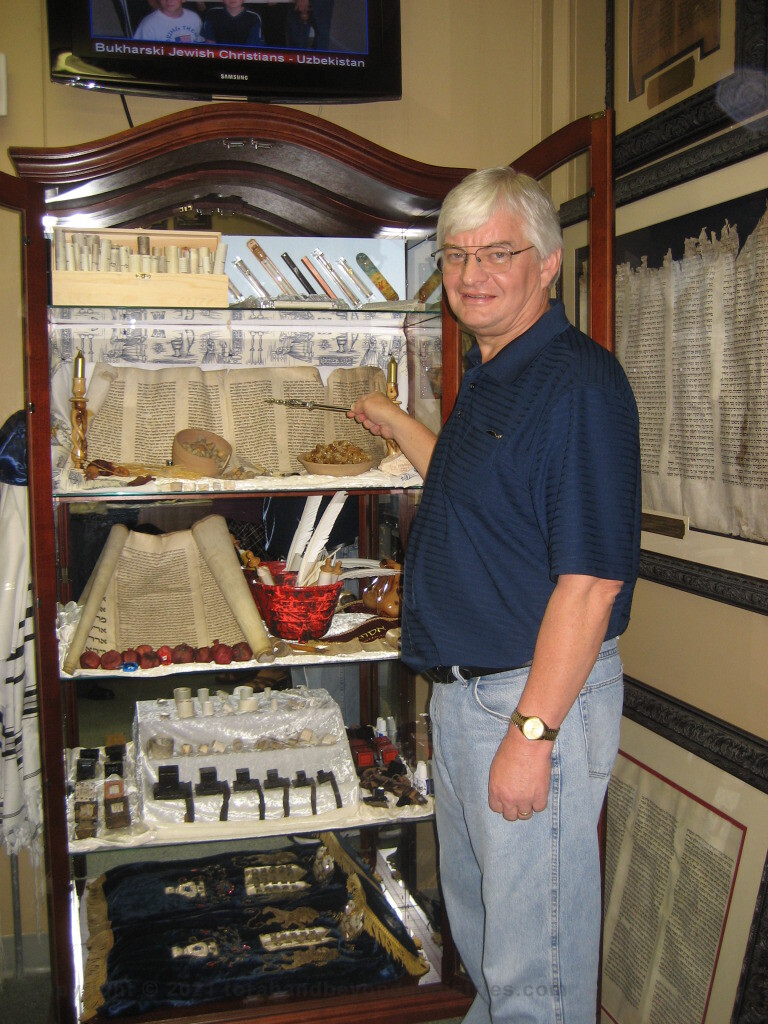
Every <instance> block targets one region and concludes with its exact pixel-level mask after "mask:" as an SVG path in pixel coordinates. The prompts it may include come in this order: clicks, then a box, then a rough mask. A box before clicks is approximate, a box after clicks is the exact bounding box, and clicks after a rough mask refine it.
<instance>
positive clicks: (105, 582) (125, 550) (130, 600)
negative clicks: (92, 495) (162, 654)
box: [63, 516, 273, 674]
mask: <svg viewBox="0 0 768 1024" xmlns="http://www.w3.org/2000/svg"><path fill="white" fill-rule="evenodd" d="M80 604H81V606H82V611H81V615H80V621H79V624H78V627H77V629H76V630H75V634H74V636H73V639H72V642H71V643H70V646H69V650H68V652H67V656H66V658H65V660H64V665H63V668H64V671H65V672H68V673H70V674H71V673H73V672H74V671H76V669H77V667H78V665H79V660H80V655H81V654H82V653H83V651H84V650H85V649H86V648H88V649H89V650H94V651H96V652H97V653H98V654H103V653H104V651H107V650H111V649H115V650H125V649H126V648H131V647H136V646H137V645H138V644H150V645H151V646H152V647H154V648H157V647H160V646H161V645H163V644H168V645H170V646H175V645H177V644H180V643H188V644H190V645H191V646H193V647H202V646H210V645H211V644H213V642H214V641H215V640H219V641H221V642H222V643H228V644H234V643H238V642H239V641H242V640H246V641H247V642H248V644H249V645H250V647H251V649H252V651H253V655H254V658H255V659H256V660H259V661H271V660H272V658H273V654H272V644H271V641H270V640H269V637H268V636H267V633H266V630H265V629H264V624H263V623H262V621H261V617H260V615H259V613H258V611H257V609H256V605H255V604H254V601H253V597H252V596H251V593H250V591H249V589H248V585H247V583H246V582H245V578H244V576H243V572H242V569H241V567H240V563H239V561H238V557H237V554H236V552H235V549H234V546H233V544H232V541H231V539H230V537H229V531H228V529H227V525H226V520H224V519H223V518H222V517H221V516H208V517H206V518H205V519H201V520H200V521H199V522H198V523H196V524H195V525H194V527H193V528H192V529H191V530H180V531H176V532H174V533H167V534H162V535H160V536H155V535H151V534H145V533H139V532H135V531H129V530H128V529H127V528H126V527H125V526H122V525H120V524H117V525H116V526H113V527H112V530H111V531H110V534H109V537H108V538H107V543H106V544H105V546H104V549H103V551H102V553H101V556H100V557H99V559H98V561H97V563H96V566H95V568H94V570H93V572H92V573H91V577H90V579H89V580H88V583H87V584H86V587H85V589H84V591H83V595H82V597H81V599H80Z"/></svg>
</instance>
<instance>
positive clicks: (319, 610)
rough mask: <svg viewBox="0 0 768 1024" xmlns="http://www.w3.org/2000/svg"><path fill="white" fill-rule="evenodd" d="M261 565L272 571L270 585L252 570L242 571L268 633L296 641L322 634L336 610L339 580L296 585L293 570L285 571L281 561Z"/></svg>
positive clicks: (326, 629)
mask: <svg viewBox="0 0 768 1024" xmlns="http://www.w3.org/2000/svg"><path fill="white" fill-rule="evenodd" d="M262 564H263V565H266V566H267V568H268V569H269V571H270V572H271V573H272V578H273V579H274V581H275V585H274V586H270V585H269V584H268V583H262V582H261V580H260V579H259V577H258V575H257V573H256V572H255V570H253V569H246V570H244V571H245V578H246V579H247V580H248V586H249V587H250V588H251V593H252V594H253V598H254V600H255V601H256V607H257V608H258V609H259V613H260V614H261V617H262V619H263V620H264V625H265V626H266V627H267V629H268V630H269V632H270V633H271V634H272V636H279V637H282V639H283V640H299V641H303V640H319V639H320V637H322V636H325V634H326V633H327V632H328V630H329V629H330V627H331V622H332V620H333V613H334V612H335V611H336V604H337V602H338V600H339V594H340V593H341V590H342V586H343V584H342V582H341V580H339V582H338V583H328V584H326V585H325V586H316V587H297V586H296V585H295V584H296V573H295V572H286V570H285V562H264V563H262Z"/></svg>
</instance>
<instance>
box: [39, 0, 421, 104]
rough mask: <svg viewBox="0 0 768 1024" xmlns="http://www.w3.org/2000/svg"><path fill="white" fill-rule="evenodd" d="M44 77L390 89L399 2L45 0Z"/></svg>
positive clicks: (280, 96) (300, 91)
mask: <svg viewBox="0 0 768 1024" xmlns="http://www.w3.org/2000/svg"><path fill="white" fill-rule="evenodd" d="M47 6H48V38H49V44H50V60H51V78H52V80H53V81H55V82H63V83H67V84H70V85H78V86H81V87H84V88H89V89H93V88H98V89H108V90H110V91H112V92H121V93H145V94H149V95H155V96H157V95H161V96H162V95H174V96H178V97H183V98H188V99H208V100H210V99H222V100H224V99H227V100H233V99H243V100H259V101H261V102H284V103H302V102H304V103H345V102H360V101H363V100H385V99H399V97H400V95H401V66H400V2H399V0H271V2H256V3H254V2H250V0H246V2H243V0H221V2H217V3H208V2H204V3H197V2H187V0H184V2H182V0H48V5H47Z"/></svg>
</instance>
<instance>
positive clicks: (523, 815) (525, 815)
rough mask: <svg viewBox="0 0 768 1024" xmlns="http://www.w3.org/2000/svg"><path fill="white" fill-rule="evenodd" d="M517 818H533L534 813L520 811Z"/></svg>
mask: <svg viewBox="0 0 768 1024" xmlns="http://www.w3.org/2000/svg"><path fill="white" fill-rule="evenodd" d="M517 816H518V818H532V817H533V811H518V812H517Z"/></svg>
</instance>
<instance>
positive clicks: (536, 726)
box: [511, 708, 560, 742]
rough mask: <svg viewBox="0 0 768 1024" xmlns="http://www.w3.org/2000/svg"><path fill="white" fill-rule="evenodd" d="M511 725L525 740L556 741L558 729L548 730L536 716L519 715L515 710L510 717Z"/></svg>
mask: <svg viewBox="0 0 768 1024" xmlns="http://www.w3.org/2000/svg"><path fill="white" fill-rule="evenodd" d="M511 721H512V724H513V725H515V726H517V728H518V729H519V730H520V732H521V733H522V734H523V736H525V738H526V739H527V740H549V741H550V742H552V741H553V740H556V739H557V734H558V733H559V732H560V729H559V728H558V729H550V727H549V726H548V725H547V723H546V722H545V721H544V720H543V719H541V718H539V717H538V715H521V714H520V712H519V711H518V710H517V708H515V710H514V711H513V712H512V716H511Z"/></svg>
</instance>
